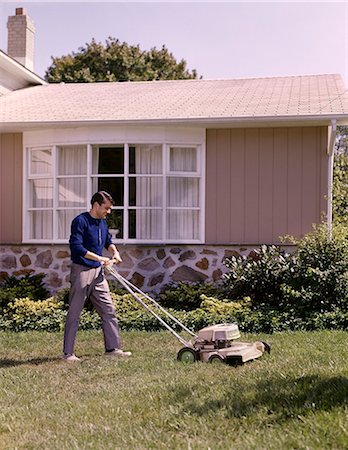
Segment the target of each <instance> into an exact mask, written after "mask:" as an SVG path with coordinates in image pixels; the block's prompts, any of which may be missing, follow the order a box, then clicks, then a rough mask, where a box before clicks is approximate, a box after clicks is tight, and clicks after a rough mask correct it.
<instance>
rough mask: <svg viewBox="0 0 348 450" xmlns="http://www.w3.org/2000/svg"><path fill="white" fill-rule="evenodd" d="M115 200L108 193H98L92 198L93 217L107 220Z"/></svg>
mask: <svg viewBox="0 0 348 450" xmlns="http://www.w3.org/2000/svg"><path fill="white" fill-rule="evenodd" d="M113 204H114V200H113V198H112V197H111V195H110V194H109V193H108V192H105V191H98V192H96V193H95V194H94V195H93V196H92V198H91V206H92V209H91V215H92V216H93V217H95V218H96V219H105V218H106V216H107V215H108V214H110V213H111V207H112V205H113Z"/></svg>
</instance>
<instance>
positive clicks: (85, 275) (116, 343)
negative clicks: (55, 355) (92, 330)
mask: <svg viewBox="0 0 348 450" xmlns="http://www.w3.org/2000/svg"><path fill="white" fill-rule="evenodd" d="M70 282H71V289H70V295H69V311H68V315H67V318H66V323H65V330H64V349H63V350H64V353H74V347H75V339H76V334H77V330H78V327H79V323H80V317H81V312H82V309H83V307H84V304H85V302H86V300H87V298H90V299H91V301H92V303H93V306H94V307H95V309H96V311H97V312H98V314H99V315H100V317H101V320H102V328H103V333H104V344H105V349H106V350H111V349H114V348H121V340H120V332H119V328H118V323H117V319H116V314H115V308H114V305H113V304H112V301H111V296H110V290H109V284H108V282H107V280H106V279H105V276H104V272H103V270H102V268H101V267H97V268H89V267H86V266H81V265H79V264H74V263H72V265H71V277H70Z"/></svg>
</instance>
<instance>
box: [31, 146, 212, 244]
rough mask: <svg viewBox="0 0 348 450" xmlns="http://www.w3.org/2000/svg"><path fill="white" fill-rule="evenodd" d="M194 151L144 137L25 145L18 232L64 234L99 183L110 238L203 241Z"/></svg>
mask: <svg viewBox="0 0 348 450" xmlns="http://www.w3.org/2000/svg"><path fill="white" fill-rule="evenodd" d="M201 152H202V149H201V146H199V145H192V146H178V145H168V144H143V143H127V144H112V145H111V144H110V145H98V144H93V145H89V144H85V145H57V146H52V147H47V148H28V149H27V159H28V179H27V186H28V190H27V193H26V205H27V209H26V215H25V226H24V230H25V240H28V241H47V240H50V241H56V242H63V241H64V242H65V241H66V240H67V239H68V238H69V235H70V224H71V221H72V219H73V218H74V217H75V216H76V215H77V214H79V213H81V212H83V211H86V210H87V209H89V207H90V205H89V201H90V197H91V195H92V194H93V193H94V192H96V191H98V190H105V191H107V192H110V194H111V195H112V196H113V198H114V200H115V205H114V207H113V210H112V214H111V215H110V217H109V218H108V223H109V229H110V230H111V231H113V230H114V233H115V235H116V239H117V240H119V241H126V242H202V226H201V222H202V211H203V208H202V205H203V200H202V199H203V192H204V190H203V189H202V173H201V167H202V155H201Z"/></svg>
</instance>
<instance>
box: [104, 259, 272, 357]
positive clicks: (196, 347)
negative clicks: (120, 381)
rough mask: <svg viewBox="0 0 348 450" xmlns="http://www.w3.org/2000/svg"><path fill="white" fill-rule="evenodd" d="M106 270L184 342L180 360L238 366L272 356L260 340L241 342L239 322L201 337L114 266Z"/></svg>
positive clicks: (202, 332)
mask: <svg viewBox="0 0 348 450" xmlns="http://www.w3.org/2000/svg"><path fill="white" fill-rule="evenodd" d="M104 270H105V272H106V273H107V274H110V275H112V276H113V277H114V278H115V279H116V280H117V281H118V282H119V283H120V284H121V285H122V286H123V287H124V288H125V289H126V290H127V291H128V292H129V293H130V294H131V295H132V296H133V298H134V299H135V300H136V301H137V302H138V303H139V304H140V305H142V306H143V307H144V308H145V309H146V310H147V311H149V313H150V314H152V315H153V316H154V317H155V318H156V319H157V320H158V321H159V322H160V323H161V324H162V325H163V326H164V327H165V328H167V330H169V331H170V332H171V333H172V334H173V335H174V336H175V337H176V338H177V339H178V340H179V341H180V342H181V344H182V345H183V347H182V348H181V349H180V350H179V352H178V354H177V359H178V361H181V362H186V363H193V362H195V361H203V362H209V363H227V364H231V365H234V366H236V365H240V364H243V363H245V362H247V361H251V360H254V359H256V358H260V357H261V356H262V355H263V354H264V353H265V352H267V353H270V350H271V347H270V345H269V344H268V343H267V342H264V341H257V342H252V343H250V342H240V341H237V339H239V338H240V332H239V329H238V325H237V324H236V323H223V324H217V325H211V326H207V327H205V328H202V329H201V330H199V331H198V333H197V334H195V333H193V332H192V331H191V330H189V329H188V328H187V327H186V326H185V325H184V324H182V323H181V322H180V321H179V320H178V319H177V318H176V317H174V316H173V315H172V314H170V313H169V312H168V311H167V310H165V309H164V308H163V307H162V306H161V305H160V304H159V303H157V302H156V301H155V300H154V299H153V298H152V297H150V296H149V295H147V294H146V293H145V292H142V291H141V290H140V289H139V288H138V287H137V286H135V285H134V284H132V283H131V282H130V281H128V280H126V279H125V278H124V277H122V275H120V274H119V273H118V272H117V271H116V270H115V268H114V267H112V266H107V265H106V266H105V267H104ZM138 294H139V295H138ZM141 297H143V298H146V299H147V300H148V301H149V302H150V304H151V307H150V306H149V305H148V304H147V303H146V302H145V301H144V300H143V299H142V298H141ZM153 308H157V310H159V311H161V312H162V313H163V314H164V315H165V316H167V317H168V318H170V319H171V320H172V321H173V322H175V323H176V324H177V325H179V327H180V328H181V329H182V330H184V331H186V332H187V333H188V334H189V335H191V337H192V339H191V340H190V341H186V340H185V339H184V338H183V337H182V336H180V334H178V333H177V332H176V331H175V330H174V329H173V328H172V327H171V326H170V325H169V324H168V323H167V322H166V321H165V320H163V319H162V317H160V316H159V315H158V314H157V312H155V311H154V309H153Z"/></svg>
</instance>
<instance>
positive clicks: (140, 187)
mask: <svg viewBox="0 0 348 450" xmlns="http://www.w3.org/2000/svg"><path fill="white" fill-rule="evenodd" d="M162 199H163V182H162V177H160V178H158V177H157V178H154V177H139V178H135V177H130V178H129V205H130V206H162V204H163V200H162Z"/></svg>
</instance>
